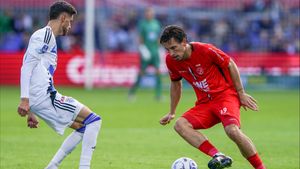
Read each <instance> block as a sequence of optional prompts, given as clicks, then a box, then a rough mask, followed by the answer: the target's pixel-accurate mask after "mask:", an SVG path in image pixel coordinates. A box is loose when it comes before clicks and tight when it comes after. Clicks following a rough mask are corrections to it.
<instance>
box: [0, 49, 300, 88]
mask: <svg viewBox="0 0 300 169" xmlns="http://www.w3.org/2000/svg"><path fill="white" fill-rule="evenodd" d="M58 55H59V57H58V67H57V70H56V72H55V78H54V82H55V84H56V85H79V86H81V85H83V83H84V80H85V79H84V57H83V54H82V53H81V52H75V53H61V52H60V53H59V54H58ZM100 55H101V57H100ZM231 56H232V57H233V58H234V60H235V61H236V63H237V65H238V66H239V69H240V71H241V73H242V74H248V75H260V74H269V75H289V76H299V66H300V65H299V64H300V63H299V58H300V57H299V56H298V55H287V54H272V53H232V54H231ZM22 58H23V53H21V52H18V53H1V52H0V85H18V84H19V79H20V67H21V64H22ZM162 60H163V58H162ZM138 68H139V60H138V54H137V53H101V54H99V53H97V54H96V56H95V61H94V67H93V73H92V74H91V76H93V80H94V85H95V86H99V87H101V86H106V87H115V86H129V85H131V84H132V83H133V82H134V80H135V78H136V75H137V73H138ZM161 71H162V72H163V73H167V70H166V68H165V67H164V64H162V67H161Z"/></svg>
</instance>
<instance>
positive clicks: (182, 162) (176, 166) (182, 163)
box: [171, 157, 198, 169]
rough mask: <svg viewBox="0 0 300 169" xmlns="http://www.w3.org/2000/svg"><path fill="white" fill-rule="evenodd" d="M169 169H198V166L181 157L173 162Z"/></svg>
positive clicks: (192, 161) (190, 160)
mask: <svg viewBox="0 0 300 169" xmlns="http://www.w3.org/2000/svg"><path fill="white" fill-rule="evenodd" d="M171 169H198V166H197V164H196V162H195V161H194V160H192V159H190V158H187V157H181V158H178V159H177V160H175V161H174V163H173V164H172V168H171Z"/></svg>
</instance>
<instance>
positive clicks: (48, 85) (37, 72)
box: [21, 26, 57, 106]
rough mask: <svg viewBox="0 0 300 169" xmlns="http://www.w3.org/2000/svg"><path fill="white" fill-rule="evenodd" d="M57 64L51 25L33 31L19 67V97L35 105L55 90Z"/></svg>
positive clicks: (55, 46)
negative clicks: (54, 78) (54, 80)
mask: <svg viewBox="0 0 300 169" xmlns="http://www.w3.org/2000/svg"><path fill="white" fill-rule="evenodd" d="M56 65H57V45H56V40H55V36H54V34H53V32H52V30H51V27H49V26H46V27H44V28H42V29H39V30H37V31H36V32H34V33H33V34H32V36H31V38H30V40H29V44H28V48H27V50H26V53H25V55H24V58H23V65H22V69H21V98H29V104H30V106H32V105H37V104H39V103H41V102H43V101H44V100H45V99H47V98H49V97H50V93H51V92H55V91H56V90H55V88H54V86H53V74H54V71H55V69H56Z"/></svg>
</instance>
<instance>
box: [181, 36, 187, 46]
mask: <svg viewBox="0 0 300 169" xmlns="http://www.w3.org/2000/svg"><path fill="white" fill-rule="evenodd" d="M181 43H182V44H183V45H184V46H185V45H186V44H187V40H186V38H183V39H182V42H181Z"/></svg>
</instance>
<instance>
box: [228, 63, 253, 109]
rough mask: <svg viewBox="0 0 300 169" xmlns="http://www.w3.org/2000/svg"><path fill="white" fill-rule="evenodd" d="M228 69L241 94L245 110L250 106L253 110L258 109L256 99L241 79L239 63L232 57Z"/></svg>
mask: <svg viewBox="0 0 300 169" xmlns="http://www.w3.org/2000/svg"><path fill="white" fill-rule="evenodd" d="M228 69H229V73H230V77H231V80H232V83H233V85H234V87H235V89H236V91H237V93H238V95H239V98H240V102H241V105H242V106H243V107H244V109H245V110H247V109H246V108H249V109H251V110H254V111H257V110H258V106H257V104H256V100H255V99H254V98H253V97H252V96H250V95H249V94H247V93H246V92H245V90H244V87H243V84H242V81H241V77H240V72H239V70H238V67H237V65H236V64H235V62H234V61H233V60H232V59H230V61H229V64H228Z"/></svg>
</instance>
